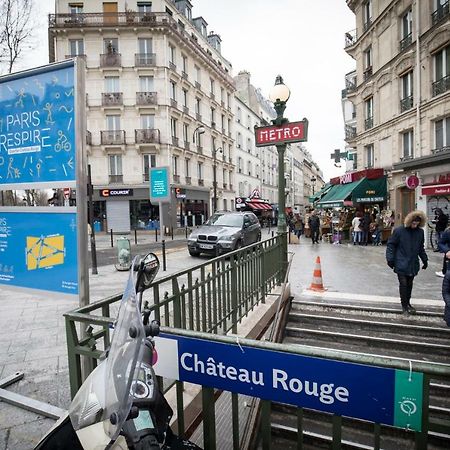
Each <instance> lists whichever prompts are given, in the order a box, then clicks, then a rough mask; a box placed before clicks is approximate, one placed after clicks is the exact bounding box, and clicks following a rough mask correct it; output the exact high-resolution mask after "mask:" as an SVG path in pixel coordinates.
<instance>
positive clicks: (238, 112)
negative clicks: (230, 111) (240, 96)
mask: <svg viewBox="0 0 450 450" xmlns="http://www.w3.org/2000/svg"><path fill="white" fill-rule="evenodd" d="M236 115H237V121H238V123H241V120H242V111H241V108H239V106H238V109H237V114H236Z"/></svg>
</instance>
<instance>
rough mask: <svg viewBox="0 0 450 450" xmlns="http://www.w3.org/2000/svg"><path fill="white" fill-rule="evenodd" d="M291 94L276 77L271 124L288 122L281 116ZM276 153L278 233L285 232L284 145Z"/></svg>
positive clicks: (272, 97)
mask: <svg viewBox="0 0 450 450" xmlns="http://www.w3.org/2000/svg"><path fill="white" fill-rule="evenodd" d="M290 95H291V92H290V90H289V88H288V87H287V86H286V85H285V84H284V83H283V78H282V77H281V76H280V75H278V76H277V78H276V80H275V86H274V87H273V88H272V91H271V92H270V94H269V98H270V100H271V101H272V102H273V106H274V108H275V111H276V113H277V117H276V119H274V120H273V121H272V122H273V124H274V125H277V126H281V125H283V124H285V123H287V122H288V119H287V118H285V117H284V116H283V113H284V110H285V109H286V102H287V101H288V100H289V97H290ZM276 147H277V152H278V233H285V232H286V213H285V208H286V196H285V181H284V154H285V152H286V144H277V146H276Z"/></svg>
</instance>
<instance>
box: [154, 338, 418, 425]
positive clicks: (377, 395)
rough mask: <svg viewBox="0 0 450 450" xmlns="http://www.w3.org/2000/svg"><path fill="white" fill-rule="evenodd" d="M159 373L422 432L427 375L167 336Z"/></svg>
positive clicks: (159, 342)
mask: <svg viewBox="0 0 450 450" xmlns="http://www.w3.org/2000/svg"><path fill="white" fill-rule="evenodd" d="M155 341H156V349H157V350H158V353H159V354H161V355H164V358H160V359H159V360H158V362H157V363H156V364H155V371H156V374H157V375H160V376H164V377H167V378H170V379H175V380H180V381H185V382H188V383H194V384H199V385H203V386H209V387H213V388H216V389H221V390H225V391H230V392H235V393H240V394H243V395H249V396H252V397H258V398H262V399H265V400H271V401H275V402H281V403H286V404H289V405H294V406H298V407H304V408H311V409H315V410H318V411H325V412H328V413H331V414H338V415H340V416H346V417H355V418H359V419H363V420H369V421H372V422H376V423H382V424H386V425H394V426H397V427H402V428H406V427H408V428H409V429H413V430H417V431H420V430H421V424H422V420H421V416H422V389H423V374H421V373H417V372H409V371H403V370H395V369H390V368H381V367H374V366H369V365H362V364H353V363H347V362H340V361H334V360H330V359H323V358H315V357H308V356H302V355H297V354H293V353H287V352H277V351H273V350H263V349H258V348H253V347H247V346H245V345H237V344H226V343H219V342H212V341H208V340H203V339H194V338H187V337H183V336H178V335H175V334H163V335H161V336H160V337H157V338H155Z"/></svg>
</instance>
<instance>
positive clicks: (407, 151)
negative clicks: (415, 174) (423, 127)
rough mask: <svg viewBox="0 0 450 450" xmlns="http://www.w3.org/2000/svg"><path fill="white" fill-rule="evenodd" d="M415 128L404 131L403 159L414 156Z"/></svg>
mask: <svg viewBox="0 0 450 450" xmlns="http://www.w3.org/2000/svg"><path fill="white" fill-rule="evenodd" d="M413 141H414V139H413V130H409V131H406V132H405V133H402V142H403V156H402V158H401V160H402V161H403V160H405V159H411V158H413V157H414V149H413Z"/></svg>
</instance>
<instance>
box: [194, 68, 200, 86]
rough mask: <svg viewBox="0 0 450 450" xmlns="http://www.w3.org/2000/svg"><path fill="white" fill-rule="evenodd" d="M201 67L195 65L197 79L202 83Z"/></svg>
mask: <svg viewBox="0 0 450 450" xmlns="http://www.w3.org/2000/svg"><path fill="white" fill-rule="evenodd" d="M201 73H202V72H201V70H200V67H198V66H195V81H196V82H197V83H198V84H200V83H201V82H202V77H201Z"/></svg>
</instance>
